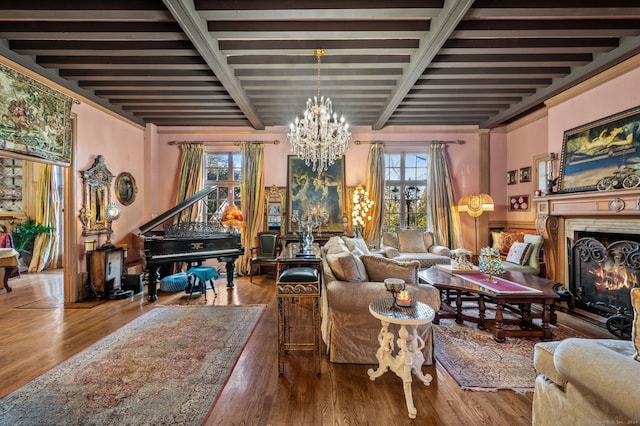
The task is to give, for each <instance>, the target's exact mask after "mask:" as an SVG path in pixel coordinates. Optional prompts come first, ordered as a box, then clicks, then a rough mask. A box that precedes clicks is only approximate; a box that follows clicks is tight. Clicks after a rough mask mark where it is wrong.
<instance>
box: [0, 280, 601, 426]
mask: <svg viewBox="0 0 640 426" xmlns="http://www.w3.org/2000/svg"><path fill="white" fill-rule="evenodd" d="M235 282H236V288H235V289H233V290H227V289H226V288H225V284H224V283H225V281H224V278H223V279H219V280H218V281H217V282H216V288H217V291H218V296H217V297H216V298H214V297H213V293H212V292H211V291H210V290H209V293H208V301H207V302H206V303H207V304H215V305H246V304H257V303H262V304H267V309H266V311H265V313H264V314H263V316H262V318H261V319H260V321H259V322H258V325H257V326H256V329H255V330H254V332H253V335H252V336H251V338H250V339H249V341H248V343H247V345H246V347H245V349H244V351H243V353H242V355H241V356H240V358H239V360H238V363H237V364H236V367H235V368H234V370H233V372H232V373H231V375H230V377H229V379H228V381H227V384H226V385H225V387H224V389H223V390H222V391H221V393H220V394H219V397H218V400H217V401H216V403H215V404H214V406H213V407H212V409H211V411H210V415H209V419H208V421H207V423H206V424H208V425H220V424H222V425H235V424H242V425H292V424H295V425H328V424H332V425H353V424H368V425H391V424H394V425H396V424H420V425H489V424H490V425H528V424H531V401H532V393H528V394H518V393H515V392H512V391H498V392H472V391H462V390H461V389H460V387H459V386H458V385H457V383H456V382H455V381H454V380H453V379H452V378H451V377H450V376H449V375H448V373H447V372H446V371H445V370H444V369H443V368H442V367H441V366H440V365H436V366H430V367H423V371H424V372H425V373H429V374H431V375H432V376H433V381H432V382H431V385H430V386H424V385H421V384H420V383H419V382H418V381H415V382H414V383H413V387H412V389H413V399H414V402H415V405H416V408H417V410H418V417H417V419H416V420H415V421H411V420H410V419H409V418H408V416H407V411H406V406H405V401H404V394H403V391H402V383H401V381H400V379H399V378H398V377H396V376H395V375H394V374H393V373H388V374H385V375H383V376H382V377H380V378H379V379H377V380H376V381H375V382H373V381H371V380H369V378H368V375H367V369H368V368H370V366H367V365H351V364H332V363H330V362H328V359H327V358H326V357H325V356H323V360H322V374H321V375H316V374H315V372H314V363H313V357H312V355H311V353H310V352H299V353H294V354H290V355H288V356H287V357H286V361H285V373H284V374H282V375H279V374H278V366H277V340H276V336H277V334H276V332H277V330H276V328H277V327H276V300H275V290H274V286H275V283H274V280H273V277H270V276H268V275H261V276H256V277H254V280H253V283H250V282H249V279H248V277H247V278H245V277H241V278H237V279H236V280H235ZM10 284H11V286H12V288H13V291H12V292H11V293H6V292H5V291H4V290H2V291H0V324H2V332H1V333H0V360H2V363H0V396H4V395H6V394H8V393H10V392H11V391H13V390H15V389H17V388H19V387H20V386H22V385H24V384H25V383H27V382H29V381H30V380H32V379H33V378H35V377H37V376H39V375H40V374H42V373H44V372H45V371H47V370H49V369H50V368H52V367H54V366H55V365H57V364H59V363H60V362H62V361H64V360H65V359H67V358H69V357H70V356H72V355H73V354H75V353H77V352H79V351H81V350H82V349H84V348H85V347H87V346H89V345H91V344H92V343H94V342H96V341H97V340H99V339H101V338H103V337H105V336H107V335H108V334H110V333H112V332H113V331H114V330H116V329H118V328H120V327H122V326H123V325H124V324H126V323H128V322H129V321H131V320H133V319H134V318H136V317H138V316H140V315H142V314H143V313H145V312H147V311H148V310H150V309H153V308H154V306H157V305H169V304H186V303H190V304H204V303H205V302H204V297H199V298H194V299H193V300H191V302H187V300H186V297H185V296H184V294H183V293H182V292H181V293H172V294H167V293H160V294H159V300H158V302H156V303H149V302H147V300H146V297H143V296H142V295H136V296H134V297H132V298H129V299H124V300H112V301H106V302H104V303H102V304H99V305H97V306H94V307H92V308H88V307H86V305H83V304H74V305H72V306H67V307H63V305H62V274H61V273H59V272H46V273H41V274H27V275H23V276H22V277H20V278H17V279H12V280H11V281H10ZM80 306H84V307H80ZM585 331H592V332H593V333H594V334H598V333H600V334H602V336H597V337H607V334H606V331H601V330H600V329H598V327H595V328H594V327H592V326H588V325H585Z"/></svg>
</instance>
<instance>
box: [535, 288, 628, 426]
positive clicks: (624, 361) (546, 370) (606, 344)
mask: <svg viewBox="0 0 640 426" xmlns="http://www.w3.org/2000/svg"><path fill="white" fill-rule="evenodd" d="M631 300H632V304H633V308H634V312H635V319H634V323H633V333H632V334H633V337H632V339H633V340H632V341H624V340H614V339H579V338H571V339H565V340H563V341H560V342H543V343H538V344H536V347H535V354H534V366H535V369H536V371H537V372H538V376H537V378H536V386H535V392H534V396H533V424H534V425H537V426H540V425H549V426H551V425H553V426H560V425H567V426H569V425H571V426H573V425H578V424H580V425H582V424H638V423H640V393H639V392H638V386H640V355H638V351H640V315H639V311H640V288H634V289H632V290H631Z"/></svg>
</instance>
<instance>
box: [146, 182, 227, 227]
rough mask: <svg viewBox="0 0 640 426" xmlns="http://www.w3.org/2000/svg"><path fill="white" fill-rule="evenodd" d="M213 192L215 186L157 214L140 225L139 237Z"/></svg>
mask: <svg viewBox="0 0 640 426" xmlns="http://www.w3.org/2000/svg"><path fill="white" fill-rule="evenodd" d="M215 190H216V187H215V186H210V187H207V188H205V189H203V190H201V191H199V192H197V193H195V194H193V195H192V196H191V197H189V198H187V199H186V200H183V201H181V202H180V203H178V204H177V205H176V206H174V207H172V208H170V209H169V210H167V211H166V212H164V213H162V214H159V215H158V216H157V217H156V218H155V219H151V220H150V221H149V222H147V223H145V224H143V225H141V226H140V228H139V229H140V234H141V235H144V234H146V233H147V232H149V231H151V230H152V229H153V228H155V227H156V226H158V225H161V224H162V223H164V222H166V221H167V220H168V219H169V218H171V217H173V216H175V215H177V214H178V213H180V212H181V211H183V210H185V209H186V208H188V207H191V206H192V205H193V204H195V203H197V202H198V201H200V200H201V199H203V198H204V197H206V196H207V195H209V194H211V193H212V192H213V191H215Z"/></svg>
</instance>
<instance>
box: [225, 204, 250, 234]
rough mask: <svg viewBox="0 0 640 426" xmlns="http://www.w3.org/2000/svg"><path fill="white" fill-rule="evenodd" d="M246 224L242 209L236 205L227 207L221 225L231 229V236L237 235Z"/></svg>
mask: <svg viewBox="0 0 640 426" xmlns="http://www.w3.org/2000/svg"><path fill="white" fill-rule="evenodd" d="M243 222H244V216H243V215H242V212H241V211H240V207H238V206H235V205H230V206H227V207H226V208H225V209H224V213H222V219H220V223H221V224H223V225H224V226H226V227H228V228H229V233H230V234H235V233H237V232H236V231H237V228H238V227H239V226H241V225H242V223H243Z"/></svg>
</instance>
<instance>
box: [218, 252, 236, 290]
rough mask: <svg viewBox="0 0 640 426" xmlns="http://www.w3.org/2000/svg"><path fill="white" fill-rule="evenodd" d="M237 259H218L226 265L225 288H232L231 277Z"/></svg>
mask: <svg viewBox="0 0 640 426" xmlns="http://www.w3.org/2000/svg"><path fill="white" fill-rule="evenodd" d="M236 259H237V258H228V257H225V258H220V259H219V260H220V261H222V262H226V263H227V288H233V287H234V286H233V275H234V274H235V269H236Z"/></svg>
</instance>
